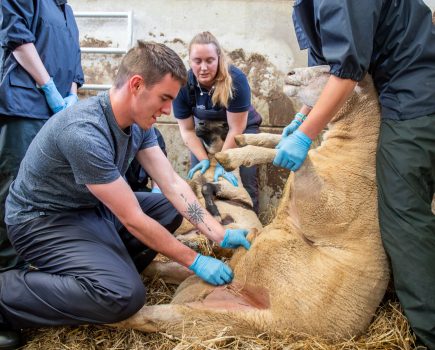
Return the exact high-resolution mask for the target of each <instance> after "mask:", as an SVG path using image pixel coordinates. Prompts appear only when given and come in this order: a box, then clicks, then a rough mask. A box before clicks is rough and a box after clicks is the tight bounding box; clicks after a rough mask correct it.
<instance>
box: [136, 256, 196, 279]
mask: <svg viewBox="0 0 435 350" xmlns="http://www.w3.org/2000/svg"><path fill="white" fill-rule="evenodd" d="M142 274H143V275H144V276H146V277H149V278H154V277H156V276H157V277H159V278H161V279H163V280H164V281H165V282H167V283H172V284H180V283H181V282H183V281H184V280H185V279H186V278H187V277H189V276H192V275H193V272H192V271H190V270H189V269H188V268H187V267H184V266H182V265H180V264H179V263H177V262H175V261H166V262H163V261H153V262H151V263H150V264H149V265H148V266H147V268H146V269H145V270H144V271H143V273H142Z"/></svg>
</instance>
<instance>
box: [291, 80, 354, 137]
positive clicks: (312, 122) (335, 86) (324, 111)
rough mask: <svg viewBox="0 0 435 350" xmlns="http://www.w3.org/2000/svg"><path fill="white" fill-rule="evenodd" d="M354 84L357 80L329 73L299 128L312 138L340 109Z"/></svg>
mask: <svg viewBox="0 0 435 350" xmlns="http://www.w3.org/2000/svg"><path fill="white" fill-rule="evenodd" d="M356 84H357V82H356V81H354V80H351V79H342V78H338V77H336V76H335V75H331V76H330V78H329V80H328V82H327V83H326V85H325V87H324V88H323V91H322V93H321V94H320V97H319V99H318V100H317V102H316V104H315V105H314V106H313V108H312V109H311V111H310V112H309V115H308V117H307V119H306V120H305V121H304V123H303V124H302V125H301V126H300V127H299V130H300V131H302V132H303V133H304V134H305V135H306V136H308V137H309V138H310V139H311V140H314V139H315V138H316V137H317V135H318V134H320V132H321V131H322V130H323V129H324V128H325V126H326V125H327V124H328V123H329V121H330V120H331V119H332V118H333V116H334V115H335V114H336V113H337V112H338V111H339V110H340V108H341V107H342V106H343V104H344V103H345V102H346V100H347V99H348V97H349V96H350V95H351V93H352V91H353V89H354V88H355V86H356Z"/></svg>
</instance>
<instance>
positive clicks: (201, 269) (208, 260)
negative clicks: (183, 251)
mask: <svg viewBox="0 0 435 350" xmlns="http://www.w3.org/2000/svg"><path fill="white" fill-rule="evenodd" d="M189 270H191V271H193V272H195V274H197V275H198V276H199V277H200V278H201V279H203V280H204V281H206V282H207V283H210V284H213V285H215V286H219V285H222V284H226V283H230V282H231V281H232V279H233V271H231V269H230V267H229V266H228V265H226V264H225V263H223V262H222V261H220V260H217V259H215V258H212V257H210V256H204V255H201V254H198V255H197V256H196V258H195V261H194V262H193V264H192V265H190V266H189Z"/></svg>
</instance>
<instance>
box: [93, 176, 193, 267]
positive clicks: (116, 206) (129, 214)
mask: <svg viewBox="0 0 435 350" xmlns="http://www.w3.org/2000/svg"><path fill="white" fill-rule="evenodd" d="M86 186H87V188H88V189H89V191H90V192H91V193H92V194H93V195H94V196H95V197H96V198H98V200H100V201H101V202H102V203H103V204H104V205H105V206H107V207H108V208H109V210H110V211H111V212H112V213H113V214H114V215H115V216H116V217H117V218H118V219H119V220H120V221H121V222H122V224H123V225H124V226H125V228H126V229H127V230H128V232H130V233H131V234H132V235H133V236H135V237H136V238H137V239H138V240H140V241H141V242H142V243H143V244H145V245H146V246H147V247H149V248H151V249H153V250H155V251H157V252H160V253H162V254H163V255H165V256H167V257H168V258H171V259H172V260H174V261H176V262H178V263H180V264H181V265H184V266H186V267H189V266H191V265H192V264H193V262H194V260H195V258H196V255H197V253H196V252H194V251H193V250H192V249H190V248H188V247H187V246H185V245H184V244H182V243H181V242H180V241H178V240H177V239H176V238H174V237H173V236H172V235H171V233H170V232H169V231H168V230H166V229H165V228H164V227H163V226H162V225H160V224H159V223H158V222H157V221H155V220H153V219H152V218H150V217H149V216H147V215H146V214H144V213H143V211H142V209H141V207H140V205H139V203H138V201H137V199H136V197H135V195H134V193H133V191H132V190H131V189H130V187H129V186H128V184H127V183H126V182H125V180H124V179H123V178H122V177H119V178H118V179H117V180H115V181H113V182H111V183H108V184H98V185H86Z"/></svg>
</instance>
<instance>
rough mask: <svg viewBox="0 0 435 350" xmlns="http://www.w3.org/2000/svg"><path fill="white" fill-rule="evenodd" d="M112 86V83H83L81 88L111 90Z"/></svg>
mask: <svg viewBox="0 0 435 350" xmlns="http://www.w3.org/2000/svg"><path fill="white" fill-rule="evenodd" d="M111 87H112V85H111V84H83V85H82V86H81V87H80V90H109V89H110V88H111Z"/></svg>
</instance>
